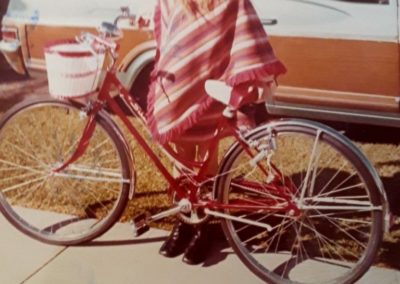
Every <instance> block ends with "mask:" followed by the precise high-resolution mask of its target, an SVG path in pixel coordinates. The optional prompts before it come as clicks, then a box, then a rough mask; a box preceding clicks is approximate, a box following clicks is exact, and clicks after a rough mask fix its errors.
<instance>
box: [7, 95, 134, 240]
mask: <svg viewBox="0 0 400 284" xmlns="http://www.w3.org/2000/svg"><path fill="white" fill-rule="evenodd" d="M86 121H87V120H86V117H85V115H84V113H83V112H81V110H80V108H78V107H76V106H74V105H72V104H70V103H67V102H60V101H54V100H45V101H36V102H28V103H23V104H21V105H18V106H16V107H15V108H13V109H11V110H10V111H9V112H8V113H6V114H5V115H4V117H3V118H2V121H1V122H0V205H1V206H0V208H1V211H2V212H3V214H4V215H5V216H6V218H7V219H8V220H9V221H10V222H11V223H12V224H13V225H14V226H15V227H16V228H18V229H19V230H21V231H22V232H23V233H25V234H27V235H29V236H31V237H33V238H35V239H37V240H39V241H42V242H45V243H50V244H58V245H74V244H80V243H83V242H87V241H90V240H92V239H93V238H96V237H98V236H99V235H101V234H102V233H104V232H105V231H106V230H107V229H109V228H110V227H111V226H112V225H113V224H114V223H115V222H116V221H117V220H118V219H119V217H120V216H121V214H122V212H123V210H124V208H125V205H126V202H127V200H128V194H129V188H130V180H131V172H130V164H129V160H128V158H127V153H126V149H125V148H124V143H123V142H122V140H121V138H120V137H121V136H120V133H119V132H117V130H116V128H115V126H114V125H113V124H112V122H111V120H110V119H107V116H105V115H101V114H100V115H98V116H97V118H96V128H95V131H94V134H93V137H92V138H91V140H90V143H89V145H88V148H87V149H86V151H85V153H84V154H83V155H82V156H81V157H80V158H79V159H78V160H77V161H75V162H73V163H72V164H70V165H69V166H68V167H67V168H66V169H65V170H62V171H61V172H53V171H52V169H54V168H56V167H57V166H60V165H62V163H63V161H65V160H67V159H68V158H69V157H70V156H71V154H72V153H73V152H74V150H75V148H76V146H77V143H78V142H79V139H80V136H81V135H82V133H83V128H84V127H85V124H86Z"/></svg>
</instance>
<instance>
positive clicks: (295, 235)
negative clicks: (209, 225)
mask: <svg viewBox="0 0 400 284" xmlns="http://www.w3.org/2000/svg"><path fill="white" fill-rule="evenodd" d="M246 143H247V144H248V145H249V146H248V147H247V146H246V147H245V146H243V145H242V144H240V143H235V144H234V145H233V146H232V147H231V148H230V150H229V151H228V153H227V154H226V156H225V158H224V160H223V161H222V164H221V167H220V171H219V177H218V179H217V180H216V194H217V197H218V199H219V201H220V202H221V203H223V204H225V205H230V206H232V207H231V209H224V212H223V213H225V214H229V215H234V216H235V219H234V220H233V219H232V220H228V219H223V220H222V226H223V230H224V232H225V234H226V236H227V239H228V240H229V242H230V244H231V246H232V247H233V249H234V251H235V252H236V253H237V254H238V256H239V257H240V258H241V260H242V261H243V262H244V264H245V265H246V266H247V267H248V268H249V269H250V270H252V271H253V272H254V273H255V274H256V275H258V276H259V277H260V278H261V279H263V280H264V281H266V282H268V283H315V284H317V283H318V284H322V283H341V284H342V283H354V282H355V281H356V280H357V279H358V278H359V277H361V276H362V275H363V274H364V273H365V272H366V270H367V269H368V268H369V267H370V265H371V264H372V262H373V259H374V257H375V255H376V252H377V249H378V247H379V244H380V242H381V239H382V234H383V210H384V206H383V204H382V203H383V201H382V196H381V193H380V190H381V189H382V187H381V183H380V179H379V177H378V176H377V174H376V172H375V171H374V169H373V168H372V167H371V166H370V164H369V163H368V160H366V158H365V157H364V156H363V155H362V154H361V152H360V151H359V150H358V149H357V148H356V147H355V146H354V145H353V144H352V143H351V142H350V140H348V139H347V138H346V137H344V136H343V135H341V134H339V133H337V132H335V131H334V130H332V129H330V128H328V127H326V126H324V125H321V124H318V123H313V122H308V121H303V120H286V121H285V120H283V121H277V122H271V123H268V124H267V125H264V126H262V127H260V128H258V129H256V130H254V131H252V133H250V134H249V135H248V136H247V137H246ZM249 153H251V154H249ZM268 160H269V161H270V162H268ZM257 162H258V163H257ZM272 173H273V174H272ZM233 205H235V206H237V208H235V209H233ZM251 206H255V207H257V208H258V209H254V208H253V210H252V211H250V209H249V207H251ZM238 218H239V219H238Z"/></svg>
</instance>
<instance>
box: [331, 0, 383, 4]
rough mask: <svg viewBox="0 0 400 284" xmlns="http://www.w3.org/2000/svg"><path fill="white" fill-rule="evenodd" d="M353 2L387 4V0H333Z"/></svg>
mask: <svg viewBox="0 0 400 284" xmlns="http://www.w3.org/2000/svg"><path fill="white" fill-rule="evenodd" d="M334 1H343V2H353V3H370V4H389V0H334Z"/></svg>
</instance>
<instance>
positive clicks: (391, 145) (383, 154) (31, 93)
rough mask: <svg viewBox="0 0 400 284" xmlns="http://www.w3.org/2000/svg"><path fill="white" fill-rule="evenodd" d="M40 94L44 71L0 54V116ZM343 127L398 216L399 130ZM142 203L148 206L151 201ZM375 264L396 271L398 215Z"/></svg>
mask: <svg viewBox="0 0 400 284" xmlns="http://www.w3.org/2000/svg"><path fill="white" fill-rule="evenodd" d="M40 96H48V94H47V85H46V76H45V73H43V72H33V73H32V74H31V76H30V77H28V76H22V75H18V74H16V73H14V72H13V71H12V70H11V69H10V68H9V67H8V65H7V64H6V62H5V60H4V58H3V57H2V56H0V117H1V113H3V112H5V111H7V109H9V108H10V107H12V106H13V105H14V104H16V103H18V102H20V101H21V100H24V99H27V98H30V97H40ZM342 130H343V129H342ZM344 130H345V131H346V133H345V134H346V135H348V136H349V137H351V138H352V139H353V140H354V141H355V142H356V143H357V145H358V146H359V147H360V148H361V150H362V151H363V152H364V153H365V154H366V155H367V157H368V158H369V159H370V161H371V162H372V164H373V165H374V167H375V168H376V169H377V171H378V173H379V175H380V177H381V179H382V182H383V184H384V187H385V192H386V194H387V196H388V200H389V204H390V208H391V211H392V212H393V213H394V214H396V215H397V216H400V144H399V142H400V135H399V134H398V133H399V131H400V130H398V129H394V128H382V127H370V126H369V127H362V126H357V127H345V129H344ZM147 187H148V188H152V189H153V190H155V191H154V192H152V193H151V194H150V198H147V199H146V198H145V200H144V201H143V202H146V203H149V202H150V203H152V200H153V202H157V200H158V199H157V195H158V194H160V195H162V194H164V193H163V192H162V188H159V187H160V185H159V184H158V183H156V184H155V185H154V184H152V185H151V186H150V185H148V186H147ZM154 187H158V188H154ZM154 200H156V201H154ZM143 206H144V207H147V208H149V207H151V206H152V204H147V205H146V206H145V205H143ZM163 206H164V205H163ZM377 265H380V266H385V267H391V268H396V269H399V270H400V218H397V224H395V225H394V226H393V227H392V231H391V232H390V233H388V234H386V236H385V241H384V243H383V245H382V248H381V251H380V254H379V257H378V259H377Z"/></svg>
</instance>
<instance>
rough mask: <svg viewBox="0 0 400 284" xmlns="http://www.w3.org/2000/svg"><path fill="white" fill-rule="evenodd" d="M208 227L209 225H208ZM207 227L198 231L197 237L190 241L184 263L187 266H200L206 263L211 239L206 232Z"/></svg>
mask: <svg viewBox="0 0 400 284" xmlns="http://www.w3.org/2000/svg"><path fill="white" fill-rule="evenodd" d="M206 226H207V225H206ZM206 226H202V227H200V228H199V229H197V231H196V233H195V235H194V236H193V238H192V240H191V241H190V243H189V245H188V247H187V249H186V250H185V254H184V255H183V259H182V261H183V262H185V263H187V264H192V265H195V264H199V263H201V262H204V260H205V259H206V255H207V252H208V250H209V249H210V239H209V236H208V234H207V232H206V230H205V227H206Z"/></svg>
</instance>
